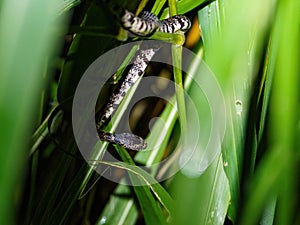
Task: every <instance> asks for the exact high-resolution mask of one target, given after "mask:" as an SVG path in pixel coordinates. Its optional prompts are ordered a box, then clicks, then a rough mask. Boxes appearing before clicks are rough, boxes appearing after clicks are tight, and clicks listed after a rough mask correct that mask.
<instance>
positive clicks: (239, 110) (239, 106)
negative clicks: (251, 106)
mask: <svg viewBox="0 0 300 225" xmlns="http://www.w3.org/2000/svg"><path fill="white" fill-rule="evenodd" d="M235 109H236V114H237V115H239V116H240V115H241V114H242V112H243V104H242V101H241V100H236V101H235Z"/></svg>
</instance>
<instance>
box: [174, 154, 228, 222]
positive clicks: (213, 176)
mask: <svg viewBox="0 0 300 225" xmlns="http://www.w3.org/2000/svg"><path fill="white" fill-rule="evenodd" d="M171 192H172V195H174V196H175V203H176V209H175V212H176V213H175V218H174V221H173V223H174V224H178V225H179V224H190V225H193V224H203V225H206V224H215V225H218V224H220V225H221V224H223V223H224V220H225V216H226V213H227V208H228V205H229V201H230V192H229V184H228V180H227V178H226V175H225V173H224V170H223V163H222V157H221V155H220V156H219V157H218V158H217V159H216V160H215V161H214V162H213V163H212V164H211V166H210V167H209V168H208V169H207V170H206V171H205V172H204V173H203V174H202V175H201V176H199V177H194V178H192V177H190V178H189V177H186V176H183V175H182V174H181V173H179V174H178V175H176V177H175V179H174V183H173V184H172V189H171Z"/></svg>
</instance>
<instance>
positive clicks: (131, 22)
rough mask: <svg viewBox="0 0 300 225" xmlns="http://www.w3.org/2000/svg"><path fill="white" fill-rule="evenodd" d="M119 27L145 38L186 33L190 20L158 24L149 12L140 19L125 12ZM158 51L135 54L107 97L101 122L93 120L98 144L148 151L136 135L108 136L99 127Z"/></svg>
mask: <svg viewBox="0 0 300 225" xmlns="http://www.w3.org/2000/svg"><path fill="white" fill-rule="evenodd" d="M121 23H122V26H123V27H124V28H125V29H127V30H128V31H130V32H131V33H133V34H135V35H138V36H148V35H150V34H152V33H154V32H155V31H159V32H165V33H175V32H177V31H181V32H186V31H187V30H188V29H189V28H190V26H191V22H190V20H189V19H188V18H187V17H186V16H184V15H175V16H172V17H170V18H168V19H165V20H161V21H160V20H159V19H158V18H157V16H156V15H154V14H153V13H151V12H148V11H144V12H142V13H141V15H140V16H135V15H134V14H133V13H131V12H129V11H127V10H125V13H124V15H123V16H122V17H121ZM158 50H159V48H146V49H140V50H139V51H138V53H137V56H136V58H135V59H134V61H133V63H132V66H131V68H130V70H129V72H128V74H127V75H126V77H125V80H124V81H123V82H122V84H121V86H120V88H119V89H118V90H117V91H116V92H114V93H113V94H112V96H111V97H110V99H109V101H108V104H107V105H106V107H105V109H104V111H103V113H102V115H101V116H100V119H96V128H97V132H98V136H99V138H100V140H103V141H108V142H110V143H113V144H118V145H121V146H123V147H125V148H127V149H131V150H142V149H145V148H146V147H147V143H146V141H145V140H144V139H143V138H141V137H139V136H137V135H134V134H129V133H121V134H113V133H108V132H105V131H103V130H102V126H103V124H104V123H106V122H107V121H108V119H109V118H110V117H111V116H112V114H113V113H114V112H115V110H116V109H117V108H118V106H119V105H120V103H121V102H122V100H123V99H124V97H125V95H126V93H127V92H128V91H129V89H130V88H131V86H132V85H133V84H134V83H135V82H136V81H137V80H138V79H139V78H140V77H141V76H142V75H143V73H144V71H145V69H146V68H147V66H148V64H149V62H150V61H151V59H152V57H153V56H154V55H155V53H156V52H157V51H158Z"/></svg>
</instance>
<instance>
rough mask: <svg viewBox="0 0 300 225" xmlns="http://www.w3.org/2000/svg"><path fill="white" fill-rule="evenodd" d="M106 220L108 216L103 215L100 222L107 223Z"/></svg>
mask: <svg viewBox="0 0 300 225" xmlns="http://www.w3.org/2000/svg"><path fill="white" fill-rule="evenodd" d="M106 220H107V218H106V216H103V217H102V218H101V220H100V224H105V223H106Z"/></svg>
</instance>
